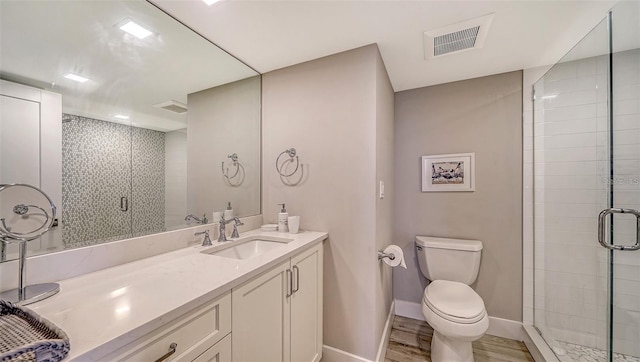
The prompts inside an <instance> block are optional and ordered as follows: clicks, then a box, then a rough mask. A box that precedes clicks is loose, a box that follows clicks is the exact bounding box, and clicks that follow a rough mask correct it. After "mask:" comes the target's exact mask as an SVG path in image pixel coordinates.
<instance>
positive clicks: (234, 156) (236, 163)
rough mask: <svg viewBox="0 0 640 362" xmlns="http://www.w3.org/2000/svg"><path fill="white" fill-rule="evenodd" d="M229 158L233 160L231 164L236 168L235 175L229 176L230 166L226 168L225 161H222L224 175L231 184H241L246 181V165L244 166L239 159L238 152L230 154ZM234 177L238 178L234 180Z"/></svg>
mask: <svg viewBox="0 0 640 362" xmlns="http://www.w3.org/2000/svg"><path fill="white" fill-rule="evenodd" d="M227 158H229V159H230V160H231V164H232V165H233V166H235V168H236V170H235V172H234V173H233V175H231V176H229V167H227V169H226V170H225V168H224V161H222V176H224V178H225V180H226V181H227V183H228V184H229V185H231V186H234V187H236V186H240V185H241V184H242V182H243V181H244V166H242V164H241V163H240V161H238V154H237V153H233V154H231V155H228V156H227ZM239 174H240V175H239ZM234 178H237V180H235V181H234Z"/></svg>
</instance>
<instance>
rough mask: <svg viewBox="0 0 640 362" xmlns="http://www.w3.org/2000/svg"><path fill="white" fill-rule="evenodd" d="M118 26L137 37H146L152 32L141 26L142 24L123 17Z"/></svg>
mask: <svg viewBox="0 0 640 362" xmlns="http://www.w3.org/2000/svg"><path fill="white" fill-rule="evenodd" d="M121 24H123V25H120V26H119V28H120V30H122V31H125V32H127V33H129V34H131V35H133V36H135V37H136V38H138V39H144V38H146V37H148V36H149V35H151V34H153V33H152V32H151V31H149V30H147V29H145V28H143V27H142V26H140V25H138V24H136V23H134V22H133V21H131V20H129V19H125V20H123V21H122V22H121Z"/></svg>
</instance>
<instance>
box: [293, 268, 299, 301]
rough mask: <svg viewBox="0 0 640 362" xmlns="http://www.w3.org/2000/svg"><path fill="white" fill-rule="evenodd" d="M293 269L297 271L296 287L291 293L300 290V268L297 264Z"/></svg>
mask: <svg viewBox="0 0 640 362" xmlns="http://www.w3.org/2000/svg"><path fill="white" fill-rule="evenodd" d="M293 270H295V271H296V289H292V291H291V294H293V293H295V292H297V291H298V290H300V268H298V266H297V265H294V266H293ZM292 274H293V273H292ZM292 284H293V283H292Z"/></svg>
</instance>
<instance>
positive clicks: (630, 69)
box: [602, 2, 640, 361]
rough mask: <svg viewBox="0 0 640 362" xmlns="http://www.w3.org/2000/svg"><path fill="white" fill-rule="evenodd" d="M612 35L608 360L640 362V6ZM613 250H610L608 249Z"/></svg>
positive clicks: (620, 18)
mask: <svg viewBox="0 0 640 362" xmlns="http://www.w3.org/2000/svg"><path fill="white" fill-rule="evenodd" d="M608 24H609V34H610V41H609V46H610V56H609V59H610V60H609V63H610V70H609V71H610V74H611V76H610V82H611V83H610V86H609V90H610V95H609V98H610V99H611V102H610V108H609V119H610V120H611V129H612V131H611V137H610V141H609V142H610V144H611V145H612V146H611V147H610V155H609V156H610V159H611V177H610V196H609V197H610V200H609V202H610V205H611V207H612V208H613V209H614V210H624V211H631V212H628V213H627V212H625V213H617V212H616V213H613V214H612V216H609V217H608V220H602V221H603V223H605V222H606V224H607V225H606V226H603V229H604V230H603V231H604V234H605V235H602V238H603V239H604V240H603V241H604V243H605V245H607V247H606V249H607V252H608V258H607V262H608V265H607V271H608V296H607V300H608V311H607V313H608V325H607V328H608V336H609V338H608V341H607V342H608V350H609V351H610V352H612V353H610V355H609V360H610V361H614V360H623V356H627V357H625V358H627V360H629V357H635V360H636V361H638V360H640V235H639V232H640V230H639V225H640V224H638V222H639V221H638V219H637V217H639V216H640V213H638V212H637V211H636V210H640V3H638V2H622V3H620V5H618V6H616V7H615V8H613V10H612V11H611V12H610V14H609V18H608ZM611 244H613V245H615V246H613V247H612V246H609V245H611Z"/></svg>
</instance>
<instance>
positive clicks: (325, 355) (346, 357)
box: [320, 344, 373, 362]
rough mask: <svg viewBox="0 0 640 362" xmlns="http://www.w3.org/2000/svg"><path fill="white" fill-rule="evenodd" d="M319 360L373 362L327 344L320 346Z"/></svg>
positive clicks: (322, 361) (330, 361) (325, 361)
mask: <svg viewBox="0 0 640 362" xmlns="http://www.w3.org/2000/svg"><path fill="white" fill-rule="evenodd" d="M320 361H321V362H373V361H370V360H368V359H366V358H362V357H360V356H356V355H355V354H351V353H349V352H345V351H343V350H341V349H337V348H333V347H330V346H327V345H326V344H325V345H323V346H322V359H321V360H320Z"/></svg>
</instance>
